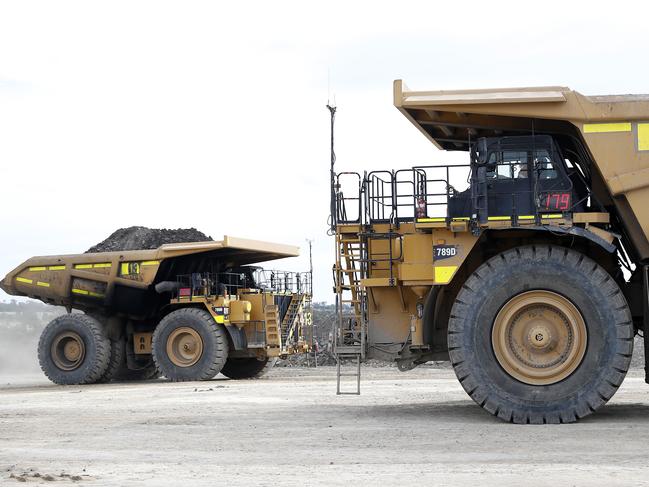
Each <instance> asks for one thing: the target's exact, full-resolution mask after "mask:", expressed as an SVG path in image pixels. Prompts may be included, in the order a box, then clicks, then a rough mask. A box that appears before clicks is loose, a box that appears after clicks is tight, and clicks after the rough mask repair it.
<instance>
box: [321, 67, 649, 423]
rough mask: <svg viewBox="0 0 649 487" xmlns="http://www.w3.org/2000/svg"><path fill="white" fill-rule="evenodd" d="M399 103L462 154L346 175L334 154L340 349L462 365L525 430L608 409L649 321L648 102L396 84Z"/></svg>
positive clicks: (466, 379)
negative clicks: (457, 159) (459, 159)
mask: <svg viewBox="0 0 649 487" xmlns="http://www.w3.org/2000/svg"><path fill="white" fill-rule="evenodd" d="M394 104H395V106H396V107H397V109H398V110H399V111H400V112H401V113H403V115H404V116H405V117H406V118H407V119H408V120H410V122H412V124H413V125H414V126H415V127H417V128H418V129H419V130H420V131H421V133H422V134H423V135H424V136H425V137H427V138H428V139H429V140H430V141H431V142H432V143H433V144H434V145H435V146H436V147H437V148H439V149H442V150H445V151H464V152H466V153H467V164H466V165H462V164H435V165H423V166H415V167H410V168H407V169H401V170H393V169H385V170H372V171H368V172H365V173H363V174H360V173H352V172H339V173H336V172H335V171H334V168H333V161H334V160H335V158H334V157H333V151H332V173H331V176H332V180H331V181H332V187H331V211H332V231H333V233H335V238H336V246H337V252H336V263H335V266H334V275H335V292H336V293H337V303H338V310H339V320H338V329H337V331H336V344H335V346H336V351H337V354H338V355H339V356H341V357H349V358H355V359H356V360H358V361H359V362H360V361H361V360H362V359H365V358H378V359H385V360H390V361H396V363H397V364H398V365H399V367H400V368H401V369H403V370H407V369H410V368H412V367H415V366H417V365H418V364H422V363H424V362H426V361H429V360H450V362H451V363H452V365H453V367H454V369H455V372H456V375H457V377H458V379H459V380H460V382H461V384H462V386H463V387H464V389H465V390H466V392H467V393H468V394H469V395H470V396H471V397H472V398H473V399H474V400H475V402H477V403H478V404H479V405H480V406H482V407H483V408H484V409H486V410H487V411H489V412H490V413H491V414H493V415H496V416H498V417H500V418H502V419H504V420H506V421H512V422H515V423H559V422H571V421H575V420H577V419H578V418H582V417H584V416H587V415H588V414H590V413H592V412H594V411H596V410H597V409H598V408H600V407H602V406H603V405H604V404H605V403H606V402H607V401H608V400H609V399H610V398H611V397H612V396H613V394H614V393H615V391H616V390H617V388H618V387H619V386H620V384H621V383H622V381H623V379H624V377H625V374H626V372H627V369H628V368H629V363H630V360H631V353H632V350H633V338H634V335H635V334H636V333H637V332H638V330H647V331H649V330H648V329H647V326H646V323H647V319H648V311H647V296H648V294H647V292H648V278H647V268H648V267H647V266H648V264H649V241H648V239H647V236H648V235H649V95H622V96H584V95H581V94H580V93H577V92H575V91H572V90H570V89H569V88H566V87H560V86H555V87H542V88H514V89H488V90H461V91H411V90H409V89H408V88H406V86H405V85H404V84H403V83H402V82H401V81H400V80H397V81H395V83H394ZM332 115H333V114H332ZM332 145H333V116H332ZM644 337H645V348H647V347H646V345H647V339H649V333H646V332H645V334H644ZM359 371H360V368H359ZM339 382H340V381H339Z"/></svg>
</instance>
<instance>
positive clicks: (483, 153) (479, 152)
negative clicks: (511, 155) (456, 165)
mask: <svg viewBox="0 0 649 487" xmlns="http://www.w3.org/2000/svg"><path fill="white" fill-rule="evenodd" d="M487 155H488V154H487V139H485V138H482V139H478V141H477V142H476V143H475V144H474V145H473V147H472V148H471V160H472V161H473V163H474V164H476V165H478V166H483V165H485V164H487V160H488V159H487Z"/></svg>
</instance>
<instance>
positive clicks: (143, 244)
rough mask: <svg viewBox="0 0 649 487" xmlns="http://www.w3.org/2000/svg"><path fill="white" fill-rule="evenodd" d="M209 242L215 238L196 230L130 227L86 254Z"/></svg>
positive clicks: (117, 231) (116, 233) (113, 234)
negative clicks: (170, 244) (171, 244)
mask: <svg viewBox="0 0 649 487" xmlns="http://www.w3.org/2000/svg"><path fill="white" fill-rule="evenodd" d="M209 240H213V238H212V237H209V236H207V235H205V234H204V233H203V232H200V231H198V230H196V229H195V228H176V229H168V228H147V227H128V228H120V229H119V230H116V231H115V232H113V233H112V234H111V235H110V237H108V238H107V239H106V240H104V241H103V242H100V243H98V244H97V245H95V246H93V247H90V248H89V249H88V250H87V251H86V253H87V254H88V253H94V252H115V251H121V250H147V249H157V248H158V247H160V246H161V245H163V244H169V243H181V242H205V241H209Z"/></svg>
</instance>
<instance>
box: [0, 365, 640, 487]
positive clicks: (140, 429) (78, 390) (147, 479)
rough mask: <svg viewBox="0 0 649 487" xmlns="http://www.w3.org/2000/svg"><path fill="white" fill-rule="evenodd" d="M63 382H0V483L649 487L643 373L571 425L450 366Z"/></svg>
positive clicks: (635, 374) (3, 379)
mask: <svg viewBox="0 0 649 487" xmlns="http://www.w3.org/2000/svg"><path fill="white" fill-rule="evenodd" d="M334 374H335V369H334V368H333V367H321V368H319V369H317V370H314V369H300V368H283V369H279V368H276V369H274V370H273V371H271V373H270V374H269V375H268V376H267V377H266V378H264V379H261V380H256V381H231V380H226V379H224V378H220V377H219V378H217V379H215V380H213V381H209V382H191V383H169V382H165V381H164V380H158V381H153V382H147V383H137V384H136V383H131V384H103V385H92V386H66V387H62V386H55V385H52V384H50V383H48V382H47V381H46V380H45V378H44V377H42V376H40V375H32V376H23V377H15V376H14V377H0V484H2V485H12V484H14V483H15V484H16V485H17V484H19V483H25V484H26V485H50V486H51V485H88V486H99V485H115V486H142V485H145V486H156V487H157V486H167V485H168V486H181V485H183V486H184V485H188V486H202V485H205V486H208V485H209V486H215V485H227V486H251V485H267V486H273V487H276V486H282V487H285V486H293V485H295V486H297V485H299V486H310V485H319V484H321V485H345V486H351V485H353V486H354V487H356V486H359V485H376V486H389V485H403V486H408V485H415V484H416V485H431V486H432V485H434V486H436V487H437V486H457V485H472V486H473V485H480V486H485V485H498V486H509V485H511V486H517V487H518V486H521V485H526V486H534V485H538V486H546V485H547V486H552V487H556V486H557V485H561V486H565V485H576V486H581V485H583V486H594V485H606V486H615V485H620V486H622V485H624V486H628V485H645V484H649V462H648V461H647V455H646V450H647V448H648V444H649V385H646V384H644V382H643V378H642V375H641V373H640V371H633V372H631V373H630V374H629V376H628V377H627V380H626V381H625V382H624V384H623V386H622V388H621V389H620V391H618V393H617V394H616V396H615V397H614V398H613V400H612V401H611V402H610V403H609V404H608V405H607V406H606V407H605V408H604V409H602V410H601V411H600V412H598V413H597V414H595V415H593V416H590V417H589V418H587V419H586V420H584V421H581V422H579V423H577V424H572V425H551V426H530V425H528V426H519V425H513V424H505V423H502V422H501V421H500V420H498V419H496V418H493V417H492V416H490V415H489V414H487V413H485V412H484V411H482V410H481V409H480V408H479V407H478V406H476V405H475V404H474V403H473V402H472V401H471V400H470V399H469V398H468V397H467V396H466V395H465V393H464V392H463V390H462V389H461V387H460V386H459V384H458V383H457V381H456V379H455V376H454V375H453V372H452V371H451V370H448V369H433V368H419V369H416V370H413V371H410V372H406V373H400V372H398V371H397V370H396V369H394V368H366V369H364V370H363V374H364V377H363V383H362V395H361V396H336V395H335V376H334Z"/></svg>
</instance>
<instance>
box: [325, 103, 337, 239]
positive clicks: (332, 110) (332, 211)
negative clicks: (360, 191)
mask: <svg viewBox="0 0 649 487" xmlns="http://www.w3.org/2000/svg"><path fill="white" fill-rule="evenodd" d="M327 108H328V109H329V115H330V117H331V146H330V152H331V167H330V169H329V176H330V179H331V195H330V196H331V201H330V204H329V211H330V216H329V227H330V228H329V229H330V231H331V232H332V233H333V232H335V231H336V190H337V188H336V173H335V171H334V165H335V164H336V152H335V151H334V122H335V120H336V106H335V102H334V106H331V105H330V104H329V101H328V100H327Z"/></svg>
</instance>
